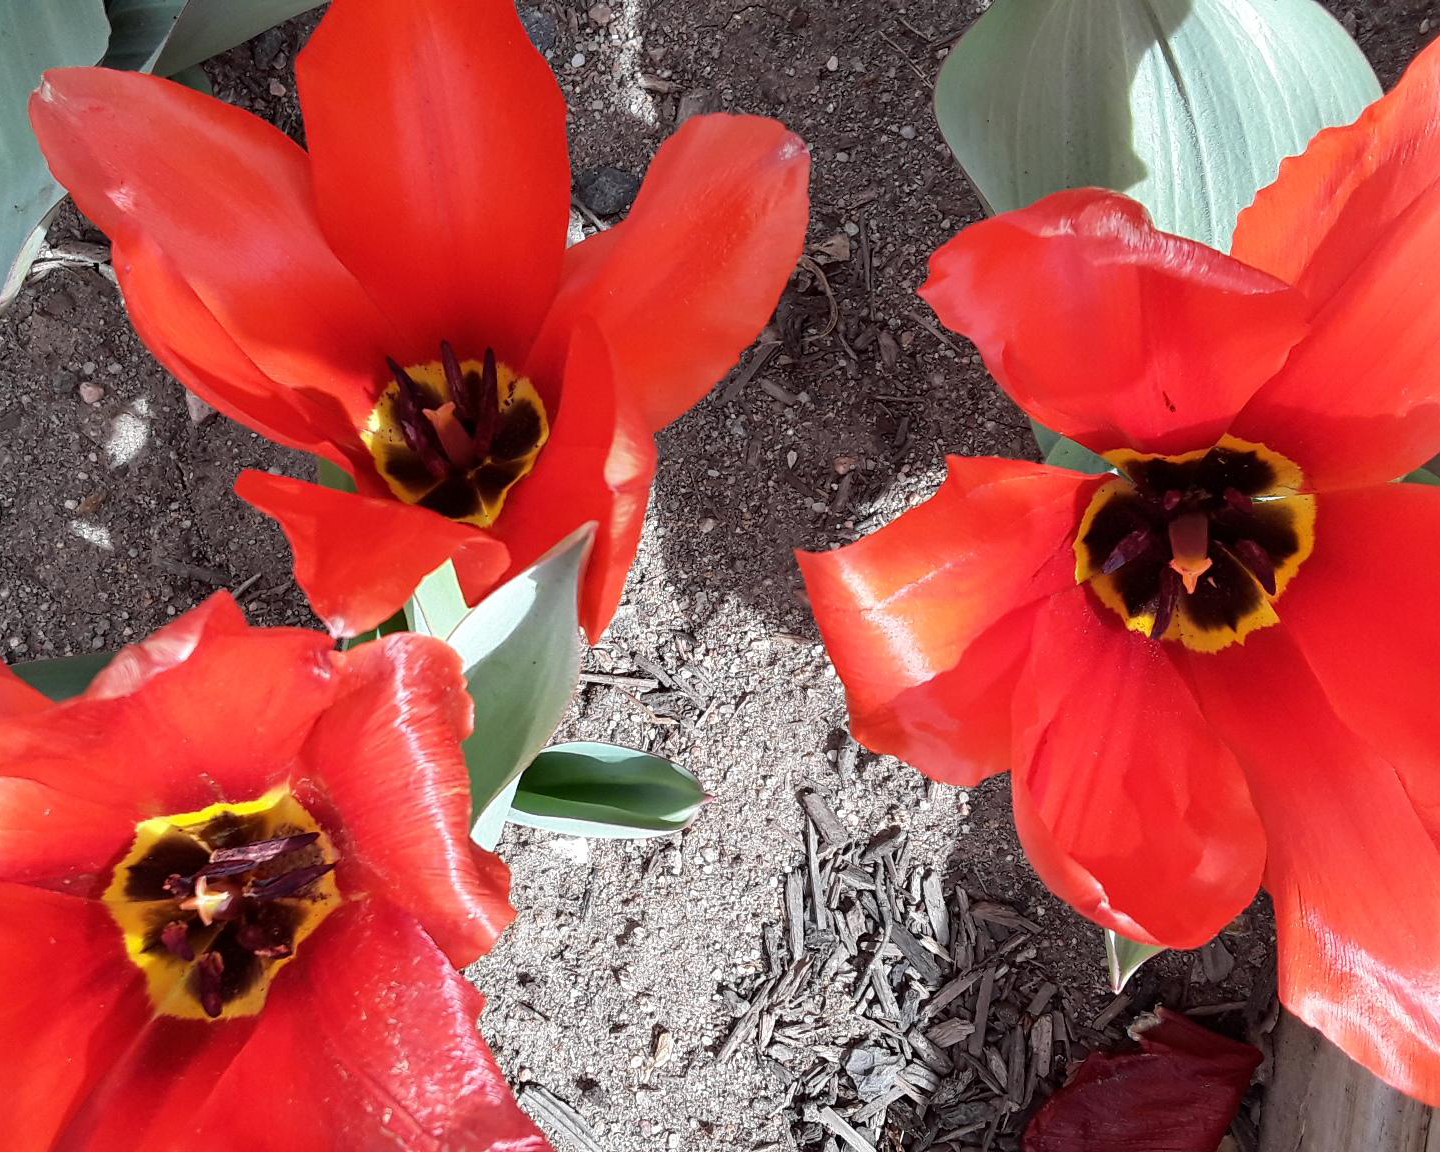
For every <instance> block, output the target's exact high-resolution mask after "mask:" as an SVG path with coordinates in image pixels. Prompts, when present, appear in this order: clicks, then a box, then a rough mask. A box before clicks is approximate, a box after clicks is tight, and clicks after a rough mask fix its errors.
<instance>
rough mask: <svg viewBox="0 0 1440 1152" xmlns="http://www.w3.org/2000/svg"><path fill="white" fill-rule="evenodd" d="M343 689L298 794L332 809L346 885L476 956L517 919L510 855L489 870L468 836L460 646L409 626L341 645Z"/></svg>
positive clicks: (467, 958)
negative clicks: (344, 648) (353, 645)
mask: <svg viewBox="0 0 1440 1152" xmlns="http://www.w3.org/2000/svg"><path fill="white" fill-rule="evenodd" d="M335 662H336V665H337V668H338V669H339V671H340V674H341V676H342V686H341V696H340V698H339V700H337V701H336V702H335V704H334V705H333V706H332V707H331V708H330V709H328V710H327V711H326V713H325V715H324V716H322V717H321V718H320V720H319V722H318V723H317V724H316V725H315V729H314V731H313V732H312V733H311V735H310V739H309V741H308V742H307V743H306V745H305V753H304V759H305V764H306V769H305V778H304V783H303V784H297V786H296V789H297V792H296V794H297V796H298V797H299V799H300V802H301V803H302V804H305V805H306V806H307V807H309V808H310V809H311V811H313V812H317V813H319V812H329V813H331V814H332V815H331V818H330V819H329V820H328V821H327V823H330V824H331V825H332V826H333V827H335V828H336V829H337V831H336V833H335V834H336V837H337V845H336V846H337V848H338V849H339V851H340V855H341V860H342V863H341V866H340V870H339V872H338V873H337V876H338V879H339V881H340V885H341V888H342V890H345V891H364V892H370V893H373V894H376V895H383V896H384V898H385V899H387V900H392V901H394V902H395V903H396V904H397V905H399V906H400V907H403V908H406V909H408V910H409V911H410V912H411V914H413V915H414V916H415V918H416V919H417V920H419V921H420V923H421V924H422V925H423V926H424V927H425V930H426V931H427V932H428V933H429V934H430V935H431V936H432V937H434V939H435V941H436V942H437V943H438V944H439V945H440V947H441V948H443V949H444V950H445V953H446V955H448V956H449V957H450V959H451V961H452V962H453V963H455V964H456V965H457V966H458V965H463V964H469V963H470V962H471V961H473V960H475V959H476V958H478V957H479V956H481V955H482V954H484V953H485V952H488V951H489V950H490V947H491V946H492V945H493V944H494V943H495V939H496V937H497V936H499V934H500V933H501V932H502V931H503V930H504V928H505V926H506V925H507V924H509V923H510V921H511V920H512V919H514V915H515V913H514V910H513V909H512V908H511V907H510V903H509V900H508V899H507V893H508V892H509V874H508V872H507V871H505V869H504V866H503V865H500V867H499V869H498V870H495V869H490V870H487V871H486V872H484V873H482V872H481V870H480V869H478V868H477V867H476V861H475V858H474V857H473V856H472V855H471V845H470V823H471V820H470V778H469V775H468V774H467V772H466V769H465V757H464V755H463V754H462V753H461V750H460V743H461V741H463V740H464V739H465V738H466V737H467V736H469V735H470V728H471V705H470V697H469V694H468V692H467V689H466V685H465V678H464V676H463V675H462V673H461V666H460V657H459V655H458V654H457V653H456V652H455V650H454V649H452V648H450V647H449V646H448V645H447V644H444V643H442V642H441V641H439V640H431V639H429V638H427V637H424V636H416V635H413V634H411V633H402V634H399V635H394V636H386V637H384V638H382V639H380V640H378V641H376V642H374V643H372V644H364V645H361V646H360V647H359V648H357V649H355V650H354V651H352V652H348V653H345V654H344V655H337V656H336V657H335Z"/></svg>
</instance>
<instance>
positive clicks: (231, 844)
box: [102, 789, 340, 1020]
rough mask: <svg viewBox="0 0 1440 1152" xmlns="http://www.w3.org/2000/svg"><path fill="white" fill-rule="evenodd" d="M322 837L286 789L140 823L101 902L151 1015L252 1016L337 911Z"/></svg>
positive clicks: (329, 855)
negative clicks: (139, 977) (144, 990)
mask: <svg viewBox="0 0 1440 1152" xmlns="http://www.w3.org/2000/svg"><path fill="white" fill-rule="evenodd" d="M335 862H336V854H335V850H334V847H333V845H332V844H331V842H330V839H329V837H327V836H326V835H325V833H324V832H323V831H321V829H320V827H319V825H317V824H316V822H315V820H314V819H313V818H312V817H311V816H310V813H309V812H307V811H306V810H305V809H304V807H302V806H301V805H300V803H299V802H298V801H296V800H295V798H294V797H293V796H291V795H290V793H289V791H288V790H287V789H279V790H277V791H274V792H270V793H267V794H266V795H265V796H262V797H261V798H260V799H259V800H255V801H250V802H248V803H243V804H212V805H211V806H210V807H208V808H204V809H202V810H201V811H199V812H184V813H180V814H177V815H173V816H160V817H156V818H154V819H151V820H145V821H142V822H141V823H140V824H138V825H137V826H136V828H135V840H134V842H133V844H132V845H131V847H130V851H129V852H128V853H127V854H126V856H125V858H124V859H123V860H121V861H120V863H119V864H118V865H117V866H116V868H115V872H114V875H113V877H112V879H111V882H110V886H109V887H108V888H107V889H106V891H105V894H104V896H103V897H102V899H103V900H104V902H105V904H106V906H107V907H108V908H109V910H110V914H111V916H112V917H113V918H114V920H115V923H116V924H117V925H118V926H119V928H120V931H121V934H122V935H123V936H124V939H125V951H126V954H127V955H128V956H129V957H130V960H131V961H132V962H133V963H134V964H135V966H136V967H138V968H139V969H140V970H141V971H142V972H144V973H145V977H146V980H147V983H148V985H149V993H150V1000H151V1003H152V1004H153V1005H154V1006H155V1011H156V1013H157V1014H159V1015H162V1016H175V1017H179V1018H180V1019H185V1020H217V1019H230V1018H234V1017H237V1016H253V1015H255V1014H256V1013H258V1012H259V1011H260V1009H261V1008H263V1007H264V1005H265V996H266V993H267V992H268V991H269V987H270V981H271V980H272V979H274V977H275V974H276V972H277V971H278V970H279V969H280V968H282V967H283V966H284V965H285V964H287V963H288V962H289V961H290V960H291V959H292V958H293V957H294V956H295V952H296V949H297V948H299V946H300V943H301V941H303V940H304V939H305V937H306V936H308V935H309V934H310V933H311V932H313V931H314V930H315V929H316V928H317V927H319V925H320V922H321V921H322V920H324V919H325V917H326V916H328V915H329V914H330V913H331V912H332V911H334V909H335V908H336V907H337V906H338V905H339V903H340V890H339V888H338V887H337V886H336V884H335V878H334V876H333V875H331V871H332V869H334V867H335Z"/></svg>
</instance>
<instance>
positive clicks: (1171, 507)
mask: <svg viewBox="0 0 1440 1152" xmlns="http://www.w3.org/2000/svg"><path fill="white" fill-rule="evenodd" d="M1183 499H1185V493H1183V492H1181V491H1180V490H1179V489H1178V488H1171V489H1170V490H1169V491H1168V492H1166V493H1165V495H1164V497H1163V498H1162V499H1161V501H1160V504H1161V506H1162V507H1163V508H1164V509H1165V511H1166V512H1173V511H1175V509H1176V508H1178V507H1180V501H1181V500H1183Z"/></svg>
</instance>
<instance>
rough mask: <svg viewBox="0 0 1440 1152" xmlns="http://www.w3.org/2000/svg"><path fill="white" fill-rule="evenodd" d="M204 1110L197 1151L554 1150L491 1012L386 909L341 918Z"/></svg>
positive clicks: (313, 944)
mask: <svg viewBox="0 0 1440 1152" xmlns="http://www.w3.org/2000/svg"><path fill="white" fill-rule="evenodd" d="M303 947H304V949H305V952H304V954H303V955H299V956H297V958H296V960H295V962H294V963H292V964H291V965H290V966H289V967H288V968H287V969H286V970H285V971H284V972H283V973H281V974H280V977H279V978H278V979H277V980H276V981H275V984H274V987H273V988H272V989H271V992H270V999H269V1001H268V1003H267V1004H266V1006H265V1011H264V1012H263V1013H262V1014H261V1016H260V1022H259V1025H258V1027H257V1028H256V1030H255V1034H254V1035H253V1036H252V1037H251V1038H250V1041H249V1043H248V1044H247V1045H246V1046H245V1049H244V1051H243V1052H242V1053H241V1054H240V1056H239V1057H238V1058H237V1059H236V1060H235V1061H234V1062H233V1063H232V1064H231V1065H230V1067H229V1069H228V1070H227V1071H226V1072H225V1073H224V1074H223V1075H221V1076H220V1077H219V1078H218V1079H217V1080H216V1081H215V1082H214V1084H213V1086H211V1087H210V1088H209V1089H208V1097H207V1098H208V1099H210V1100H213V1101H215V1102H216V1103H217V1104H218V1103H219V1102H221V1101H253V1102H255V1103H254V1106H251V1107H244V1108H237V1107H214V1108H209V1109H204V1110H198V1111H197V1112H196V1113H193V1115H194V1120H193V1129H192V1139H193V1145H192V1146H194V1147H200V1148H207V1149H215V1150H216V1152H251V1150H253V1149H260V1148H272V1147H274V1146H275V1143H274V1142H275V1139H276V1134H277V1133H283V1134H284V1141H285V1146H286V1147H287V1148H297V1149H299V1148H306V1149H316V1150H320V1152H324V1150H333V1152H341V1150H347V1152H348V1150H350V1149H371V1148H374V1149H380V1148H386V1149H388V1148H396V1149H401V1148H403V1149H410V1150H413V1152H462V1150H464V1152H550V1146H549V1145H548V1144H547V1143H546V1142H545V1138H544V1137H543V1136H541V1134H540V1132H539V1130H538V1129H536V1127H535V1125H534V1124H533V1123H532V1122H531V1120H530V1118H529V1117H528V1116H526V1115H525V1113H524V1112H523V1111H521V1109H520V1107H519V1105H518V1104H517V1103H516V1102H515V1098H514V1097H513V1096H512V1095H511V1093H510V1088H509V1085H507V1084H506V1082H505V1075H504V1073H503V1072H502V1071H501V1070H500V1067H499V1065H498V1064H496V1062H495V1057H494V1056H493V1055H491V1053H490V1049H489V1048H488V1047H487V1046H486V1044H485V1041H484V1040H483V1039H482V1038H481V1036H480V1032H479V1029H478V1028H477V1027H476V1021H477V1019H478V1017H479V1015H480V1011H481V1008H482V1007H483V1006H484V1001H483V1000H482V999H481V997H480V994H479V993H478V992H476V991H475V989H474V988H473V987H471V986H470V984H468V983H467V982H466V981H465V979H464V977H462V976H461V975H460V974H459V973H458V972H456V971H455V970H454V969H453V968H451V966H450V964H449V962H448V961H447V960H446V959H445V957H444V955H442V954H441V952H440V950H439V949H438V948H436V947H435V946H434V944H433V942H431V940H430V939H429V937H427V936H426V935H425V934H424V932H423V931H422V930H421V929H420V927H419V925H417V924H416V923H415V921H414V920H413V919H411V918H410V917H409V916H407V915H405V914H404V913H403V912H402V911H399V910H397V909H396V908H394V907H393V906H392V905H390V904H388V903H387V902H386V901H384V900H379V899H377V900H369V901H366V902H365V903H363V904H349V905H346V906H345V907H343V908H341V909H340V910H339V911H338V912H336V913H334V914H333V915H332V916H331V917H330V918H329V920H327V922H326V923H325V924H324V925H323V926H322V928H321V929H320V931H318V932H317V933H316V934H315V935H314V936H313V937H311V938H310V939H309V940H307V941H306V942H305V944H304V945H303Z"/></svg>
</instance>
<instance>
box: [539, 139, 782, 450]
mask: <svg viewBox="0 0 1440 1152" xmlns="http://www.w3.org/2000/svg"><path fill="white" fill-rule="evenodd" d="M809 178H810V154H809V152H808V151H806V148H805V145H804V143H803V142H802V141H801V140H800V139H799V138H798V137H797V136H794V135H792V134H791V133H789V132H787V131H786V130H785V127H784V126H783V125H782V124H780V123H779V122H777V121H775V120H767V119H763V118H761V117H756V116H695V117H692V118H691V119H689V120H687V121H686V122H685V124H684V125H683V126H682V127H681V129H680V130H679V131H678V132H676V133H675V135H674V136H672V137H671V138H670V139H669V140H667V141H666V142H665V143H664V144H662V145H661V146H660V151H659V152H657V153H656V155H655V160H654V162H653V163H652V164H651V165H650V171H649V172H648V173H647V174H646V176H645V183H644V185H643V186H642V187H641V189H640V195H639V196H638V197H636V200H635V206H634V207H633V208H632V209H631V210H630V215H629V216H628V217H627V218H626V220H625V221H624V223H622V224H620V225H618V226H617V227H615V228H612V229H611V230H610V231H609V232H608V233H606V234H605V238H604V239H603V240H601V241H600V242H599V243H598V244H596V242H595V240H587V241H585V242H584V243H583V244H581V245H580V246H579V247H580V248H581V249H585V248H587V247H590V246H595V247H598V248H599V249H600V251H601V256H602V259H603V262H602V260H597V259H595V258H594V257H593V254H589V253H580V252H577V253H576V254H575V256H574V257H572V258H571V259H570V260H567V262H566V268H565V280H564V281H563V283H562V285H561V290H560V297H559V298H558V299H557V301H556V304H555V309H554V311H553V312H552V313H551V314H550V316H549V317H548V318H547V319H546V321H545V327H544V329H543V331H542V333H541V336H540V339H539V342H538V343H537V345H536V348H535V351H534V353H533V354H532V356H531V360H530V365H529V372H528V373H527V374H529V375H531V376H533V377H534V378H535V379H539V380H548V379H555V378H557V377H558V373H559V370H560V367H561V365H562V364H563V363H564V362H565V355H566V348H567V347H568V344H569V339H570V335H571V333H572V332H573V331H574V327H575V323H576V321H577V319H579V318H582V317H590V318H591V319H593V320H594V321H595V322H596V323H597V324H598V325H599V327H600V331H601V333H602V334H603V335H604V337H605V342H606V344H607V345H608V346H609V347H610V351H611V355H612V356H613V357H614V361H615V378H616V380H617V381H618V382H619V384H620V386H621V387H622V388H623V389H624V391H625V395H626V397H627V398H628V399H630V400H631V401H633V402H634V403H635V404H636V405H637V407H638V410H639V411H640V413H641V414H642V417H643V419H644V420H645V421H646V422H647V423H648V424H649V426H650V428H651V430H652V431H653V430H658V429H660V428H663V427H664V426H665V425H666V424H668V423H670V421H672V420H674V419H675V418H676V417H677V416H679V415H680V414H681V413H682V412H685V411H687V410H688V409H689V408H691V407H692V406H693V405H695V404H696V403H698V402H699V401H700V399H701V398H702V397H704V396H705V394H706V393H707V392H709V391H710V389H711V388H712V387H714V385H715V382H716V381H717V380H719V379H720V378H721V377H723V376H724V375H725V373H726V372H728V371H729V370H730V369H731V367H733V366H734V364H735V361H736V360H737V359H738V358H739V356H740V353H741V352H743V351H744V350H745V349H746V348H747V347H748V346H749V345H750V344H751V343H752V342H753V341H754V339H755V337H756V336H757V335H759V333H760V330H761V329H762V328H763V327H764V326H765V323H766V321H767V320H769V319H770V315H771V313H772V312H774V310H775V305H776V303H777V302H778V301H779V299H780V293H781V291H782V290H783V289H784V287H785V283H786V281H787V280H789V278H790V274H791V272H793V271H794V270H795V263H796V261H798V260H799V259H800V255H801V252H802V251H803V247H804V243H805V227H806V223H807V221H808V218H809V203H810V201H809V194H808V191H807V187H808V183H809Z"/></svg>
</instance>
